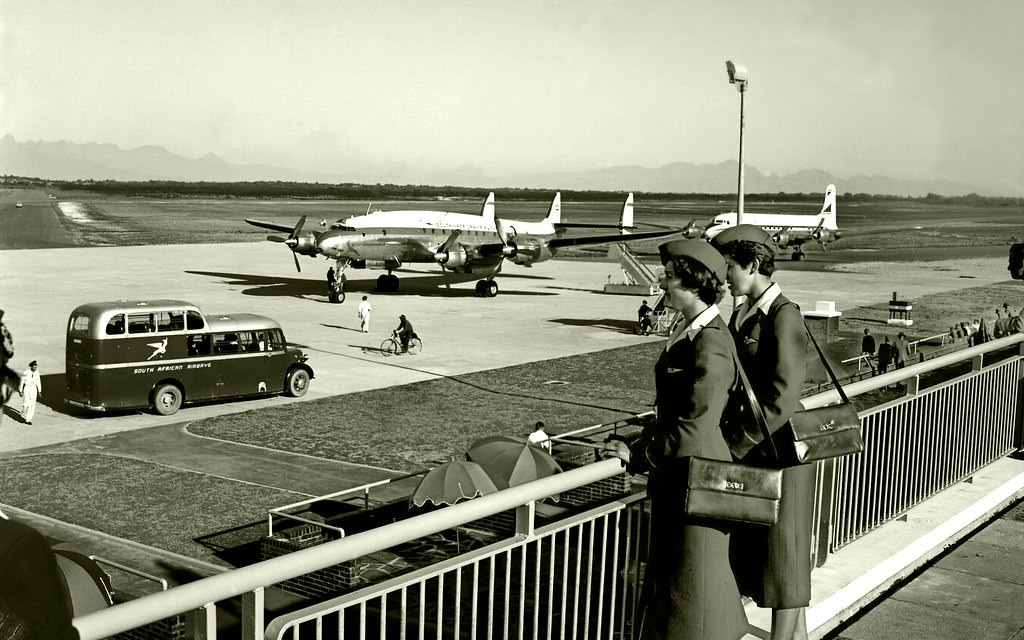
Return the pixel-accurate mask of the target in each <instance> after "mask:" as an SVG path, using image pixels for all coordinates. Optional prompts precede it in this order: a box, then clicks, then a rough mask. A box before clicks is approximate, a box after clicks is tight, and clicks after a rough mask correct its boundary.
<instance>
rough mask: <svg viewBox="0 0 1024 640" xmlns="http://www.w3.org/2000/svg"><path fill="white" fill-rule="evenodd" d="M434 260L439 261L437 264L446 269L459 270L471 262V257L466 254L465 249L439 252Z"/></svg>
mask: <svg viewBox="0 0 1024 640" xmlns="http://www.w3.org/2000/svg"><path fill="white" fill-rule="evenodd" d="M434 260H437V264H439V265H441V266H442V267H444V268H445V269H458V268H459V267H463V266H465V265H466V263H467V262H469V256H468V255H467V254H466V250H465V249H449V250H448V251H438V252H437V253H435V254H434Z"/></svg>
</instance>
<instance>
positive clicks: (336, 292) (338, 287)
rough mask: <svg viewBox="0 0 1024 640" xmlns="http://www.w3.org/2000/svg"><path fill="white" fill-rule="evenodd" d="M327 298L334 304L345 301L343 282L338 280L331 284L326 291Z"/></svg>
mask: <svg viewBox="0 0 1024 640" xmlns="http://www.w3.org/2000/svg"><path fill="white" fill-rule="evenodd" d="M327 299H328V300H330V301H331V302H332V303H335V304H340V303H342V302H345V283H344V282H343V281H341V280H338V281H336V282H335V283H334V284H333V285H331V287H330V289H329V290H328V291H327Z"/></svg>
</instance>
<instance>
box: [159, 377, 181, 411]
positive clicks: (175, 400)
mask: <svg viewBox="0 0 1024 640" xmlns="http://www.w3.org/2000/svg"><path fill="white" fill-rule="evenodd" d="M181 400H182V395H181V389H179V388H178V387H176V386H175V385H173V384H162V385H160V386H159V387H157V388H156V390H155V391H154V392H153V409H155V410H156V412H157V413H159V414H160V415H162V416H170V415H174V414H175V413H177V412H178V409H180V408H181Z"/></svg>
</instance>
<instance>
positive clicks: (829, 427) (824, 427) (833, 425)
mask: <svg viewBox="0 0 1024 640" xmlns="http://www.w3.org/2000/svg"><path fill="white" fill-rule="evenodd" d="M835 428H836V421H835V419H832V420H829V421H828V422H826V423H825V424H822V425H818V431H831V430H833V429H835Z"/></svg>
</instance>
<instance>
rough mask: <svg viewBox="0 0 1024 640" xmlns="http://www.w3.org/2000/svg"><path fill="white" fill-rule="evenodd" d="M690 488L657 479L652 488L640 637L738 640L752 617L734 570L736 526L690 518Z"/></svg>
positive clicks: (650, 492)
mask: <svg viewBox="0 0 1024 640" xmlns="http://www.w3.org/2000/svg"><path fill="white" fill-rule="evenodd" d="M652 475H654V474H652ZM658 485H661V486H658ZM685 486H686V484H685V479H683V484H682V488H681V487H680V485H678V484H675V483H672V485H671V486H665V484H664V483H659V482H658V479H657V478H652V480H651V483H650V485H649V486H648V491H649V494H650V496H651V546H650V549H649V556H648V560H647V568H646V571H645V575H644V598H643V602H644V611H643V613H642V614H641V616H642V618H641V623H640V629H641V632H640V634H639V636H638V637H639V638H641V639H642V640H651V639H658V640H661V639H665V640H669V639H671V640H675V639H678V638H700V639H702V640H737V639H739V638H742V637H743V635H745V634H746V631H747V617H746V614H745V613H744V612H743V604H742V601H741V600H740V593H739V589H738V588H737V586H736V578H735V576H734V575H733V572H732V569H731V567H730V565H729V535H730V534H729V527H730V525H728V524H725V523H723V522H720V521H716V520H708V519H703V518H690V517H688V516H686V515H684V514H683V511H682V504H683V498H684V497H685V492H686V489H685Z"/></svg>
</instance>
